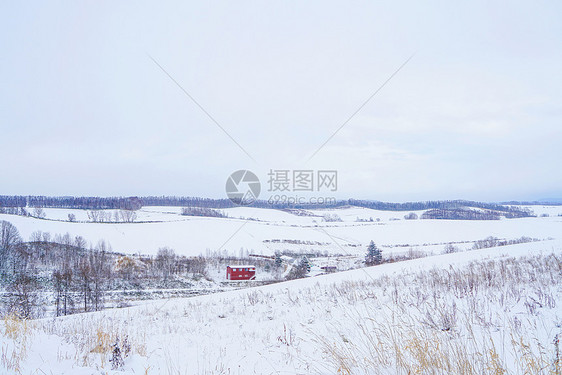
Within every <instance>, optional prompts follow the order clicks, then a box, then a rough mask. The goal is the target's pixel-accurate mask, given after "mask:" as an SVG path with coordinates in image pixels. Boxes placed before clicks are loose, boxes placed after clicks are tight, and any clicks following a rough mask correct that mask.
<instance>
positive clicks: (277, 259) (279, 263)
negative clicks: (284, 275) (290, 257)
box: [275, 253, 283, 268]
mask: <svg viewBox="0 0 562 375" xmlns="http://www.w3.org/2000/svg"><path fill="white" fill-rule="evenodd" d="M282 265H283V259H281V254H279V253H275V267H277V268H281V266H282Z"/></svg>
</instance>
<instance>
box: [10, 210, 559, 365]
mask: <svg viewBox="0 0 562 375" xmlns="http://www.w3.org/2000/svg"><path fill="white" fill-rule="evenodd" d="M547 222H548V221H547ZM418 224H419V223H418ZM464 224H467V223H464ZM468 224H470V223H468ZM488 224H491V223H488ZM522 227H524V226H522ZM442 234H443V235H446V234H447V233H446V232H442ZM519 234H521V233H519ZM561 253H562V241H560V240H549V241H545V242H533V243H526V244H519V245H510V246H503V247H496V248H490V249H484V250H475V251H467V252H463V253H456V254H449V255H439V256H433V257H427V258H422V259H416V260H411V261H406V262H398V263H392V264H384V265H381V266H375V267H371V268H364V269H359V270H354V271H348V272H341V273H337V274H331V275H325V276H318V277H314V278H307V279H301V280H295V281H291V282H284V283H279V284H274V285H268V286H263V287H258V288H253V289H245V290H237V291H231V292H225V293H218V294H214V295H207V296H199V297H194V298H188V299H174V300H162V301H157V302H151V303H146V304H143V305H140V306H135V307H131V308H126V309H119V310H106V311H103V312H97V313H87V314H79V315H74V316H67V317H63V318H57V319H54V320H53V319H47V320H40V321H34V322H21V321H17V320H11V319H7V320H6V321H5V325H4V327H3V328H4V333H5V335H4V337H2V339H1V345H2V359H1V365H2V368H3V370H2V371H7V369H11V370H9V371H8V372H9V373H17V372H18V371H19V372H20V373H23V374H42V373H46V374H51V373H52V374H93V373H96V374H101V373H103V374H106V373H111V374H248V373H250V374H336V373H340V374H366V373H369V374H370V373H384V374H387V373H388V374H405V373H449V374H450V373H455V374H459V373H464V374H481V373H495V374H503V373H509V374H523V373H533V374H539V373H544V374H547V373H549V371H551V370H552V371H554V370H556V368H555V364H556V363H555V361H556V358H555V353H556V346H555V344H554V341H553V340H554V338H555V336H556V334H558V333H560V332H561V331H562V305H561V304H560V301H561V300H562V284H561V281H562V274H561V271H560V269H561V268H560V267H561V266H562V263H561V261H562V258H561V256H562V254H561ZM552 254H554V255H555V257H553V256H552ZM117 339H119V343H118V345H117V347H119V348H120V351H121V357H122V358H123V360H124V364H123V366H122V367H120V368H119V369H118V370H116V371H112V363H115V362H110V359H111V358H113V357H114V355H113V354H112V353H114V352H115V350H114V349H113V347H112V344H115V342H116V340H117ZM124 342H126V343H127V344H124ZM129 347H130V350H128V348H129ZM115 357H117V358H118V357H119V356H115ZM558 365H560V362H558ZM552 373H555V372H552Z"/></svg>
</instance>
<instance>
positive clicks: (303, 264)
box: [299, 256, 310, 274]
mask: <svg viewBox="0 0 562 375" xmlns="http://www.w3.org/2000/svg"><path fill="white" fill-rule="evenodd" d="M299 268H300V269H301V270H303V272H304V273H305V274H306V273H309V272H310V262H309V260H308V258H307V257H306V256H303V257H302V258H301V261H300V263H299Z"/></svg>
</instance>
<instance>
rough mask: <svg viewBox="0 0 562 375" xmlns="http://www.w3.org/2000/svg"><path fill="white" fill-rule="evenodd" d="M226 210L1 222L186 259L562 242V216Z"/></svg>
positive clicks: (56, 215) (155, 210)
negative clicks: (209, 214)
mask: <svg viewBox="0 0 562 375" xmlns="http://www.w3.org/2000/svg"><path fill="white" fill-rule="evenodd" d="M556 210H562V208H560V206H555V207H554V208H552V209H551V210H550V211H551V212H552V213H555V212H557V211H556ZM224 211H225V212H226V213H227V214H228V215H229V216H230V217H229V218H206V217H188V216H181V215H179V212H180V208H178V207H148V208H143V209H142V210H140V211H139V213H138V216H139V218H138V220H139V221H152V222H137V223H89V222H75V223H71V222H68V221H57V220H63V219H64V218H65V217H67V216H68V213H75V214H76V216H77V219H78V220H81V219H84V220H85V219H86V216H85V215H86V214H85V212H84V211H83V210H62V209H47V210H46V213H47V219H54V220H42V219H36V218H31V217H21V216H14V215H3V214H2V215H0V220H7V221H10V222H12V223H13V224H14V225H16V227H17V228H18V229H19V231H20V233H21V234H22V236H23V237H24V238H26V239H27V238H29V236H30V235H31V233H33V232H34V231H37V230H40V231H43V232H50V233H51V234H52V235H54V234H64V233H67V232H68V233H70V234H71V235H72V236H77V235H80V236H82V237H84V238H85V239H86V240H87V241H88V242H90V243H92V244H96V243H97V242H98V241H99V240H101V239H104V240H106V241H109V243H110V244H111V245H112V247H113V249H115V250H118V251H122V252H129V253H135V252H142V253H146V254H154V253H156V251H157V249H158V248H159V247H163V246H169V247H172V248H173V249H175V251H176V252H177V253H179V254H184V255H200V254H205V253H206V252H207V251H211V252H213V251H218V250H221V251H227V252H229V253H232V254H237V253H238V252H239V250H240V249H241V248H244V249H247V250H248V251H249V252H252V253H258V254H259V253H263V254H272V253H274V252H275V251H276V250H291V251H297V252H299V251H302V252H307V251H320V252H324V251H327V252H328V253H336V254H362V253H364V246H365V245H366V244H367V243H368V242H369V241H370V240H374V241H375V242H376V243H377V244H378V245H380V246H382V247H384V248H386V254H390V253H391V252H404V251H407V250H408V249H409V248H410V247H412V248H417V249H420V250H425V251H427V252H434V253H439V252H441V250H442V248H443V245H444V244H445V243H447V242H459V243H461V244H459V246H460V247H461V248H467V247H470V246H471V245H472V243H471V242H473V241H476V240H480V239H483V238H485V237H488V236H496V237H498V238H505V239H514V238H518V237H521V236H527V237H532V238H537V239H541V240H542V239H546V238H549V237H552V238H560V234H561V233H562V217H559V216H555V215H554V214H552V215H551V216H550V217H536V218H523V219H503V220H497V221H460V220H403V219H402V220H390V219H391V218H401V217H402V216H403V215H402V214H403V213H401V212H389V211H375V210H370V209H364V208H357V207H349V208H343V209H337V210H318V211H312V210H310V212H312V214H313V215H315V216H298V215H294V214H291V213H288V212H284V211H280V210H271V209H259V208H246V207H239V208H231V209H227V210H224ZM327 213H331V214H333V213H335V214H337V215H338V216H339V217H341V218H342V220H343V221H342V222H323V221H322V216H323V215H325V214H327ZM419 213H420V212H418V214H419ZM358 217H359V218H360V219H368V218H371V217H372V218H374V219H376V218H381V221H380V222H376V221H375V222H357V221H355V220H356V219H357V218H358ZM241 218H243V219H241ZM283 240H290V241H293V243H287V242H286V241H285V242H283ZM295 240H296V242H295ZM275 242H278V244H275ZM279 242H280V243H279ZM307 242H308V244H307ZM469 242H470V243H469ZM397 246H398V247H397Z"/></svg>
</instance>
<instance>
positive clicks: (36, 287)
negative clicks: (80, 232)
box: [0, 221, 207, 318]
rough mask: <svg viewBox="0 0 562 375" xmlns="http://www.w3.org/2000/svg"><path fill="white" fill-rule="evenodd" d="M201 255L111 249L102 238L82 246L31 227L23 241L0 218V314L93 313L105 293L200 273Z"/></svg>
mask: <svg viewBox="0 0 562 375" xmlns="http://www.w3.org/2000/svg"><path fill="white" fill-rule="evenodd" d="M206 267H207V263H206V259H205V258H203V257H185V256H179V255H177V254H175V252H174V250H173V249H170V248H161V249H159V250H158V252H157V254H156V255H155V256H140V255H124V254H120V253H117V252H114V251H113V250H112V248H111V246H110V245H109V244H108V243H107V242H105V241H99V242H98V243H97V244H96V245H95V246H92V245H88V244H87V242H86V240H85V239H84V238H83V237H80V236H76V237H72V236H70V235H69V234H68V233H67V234H64V235H58V234H57V235H55V236H51V234H50V233H48V232H41V231H36V232H34V233H32V235H31V237H30V239H29V241H24V240H23V239H22V237H21V236H20V234H19V231H18V229H17V228H16V227H15V226H14V225H13V224H11V223H10V222H7V221H0V289H1V290H3V293H2V304H1V306H2V309H3V311H0V313H1V314H8V313H14V314H17V315H18V316H21V317H26V318H29V317H40V316H42V315H43V313H44V312H45V311H44V310H45V306H53V308H54V314H55V315H56V316H60V315H68V314H72V313H76V312H85V311H97V310H101V309H103V308H104V306H105V297H106V295H107V292H108V291H112V290H123V289H144V288H146V287H154V286H156V287H164V288H165V287H168V286H172V287H173V286H174V284H173V282H174V281H173V280H172V278H173V277H174V276H177V275H182V276H188V275H191V276H192V277H194V276H195V275H204V274H205V273H206Z"/></svg>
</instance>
